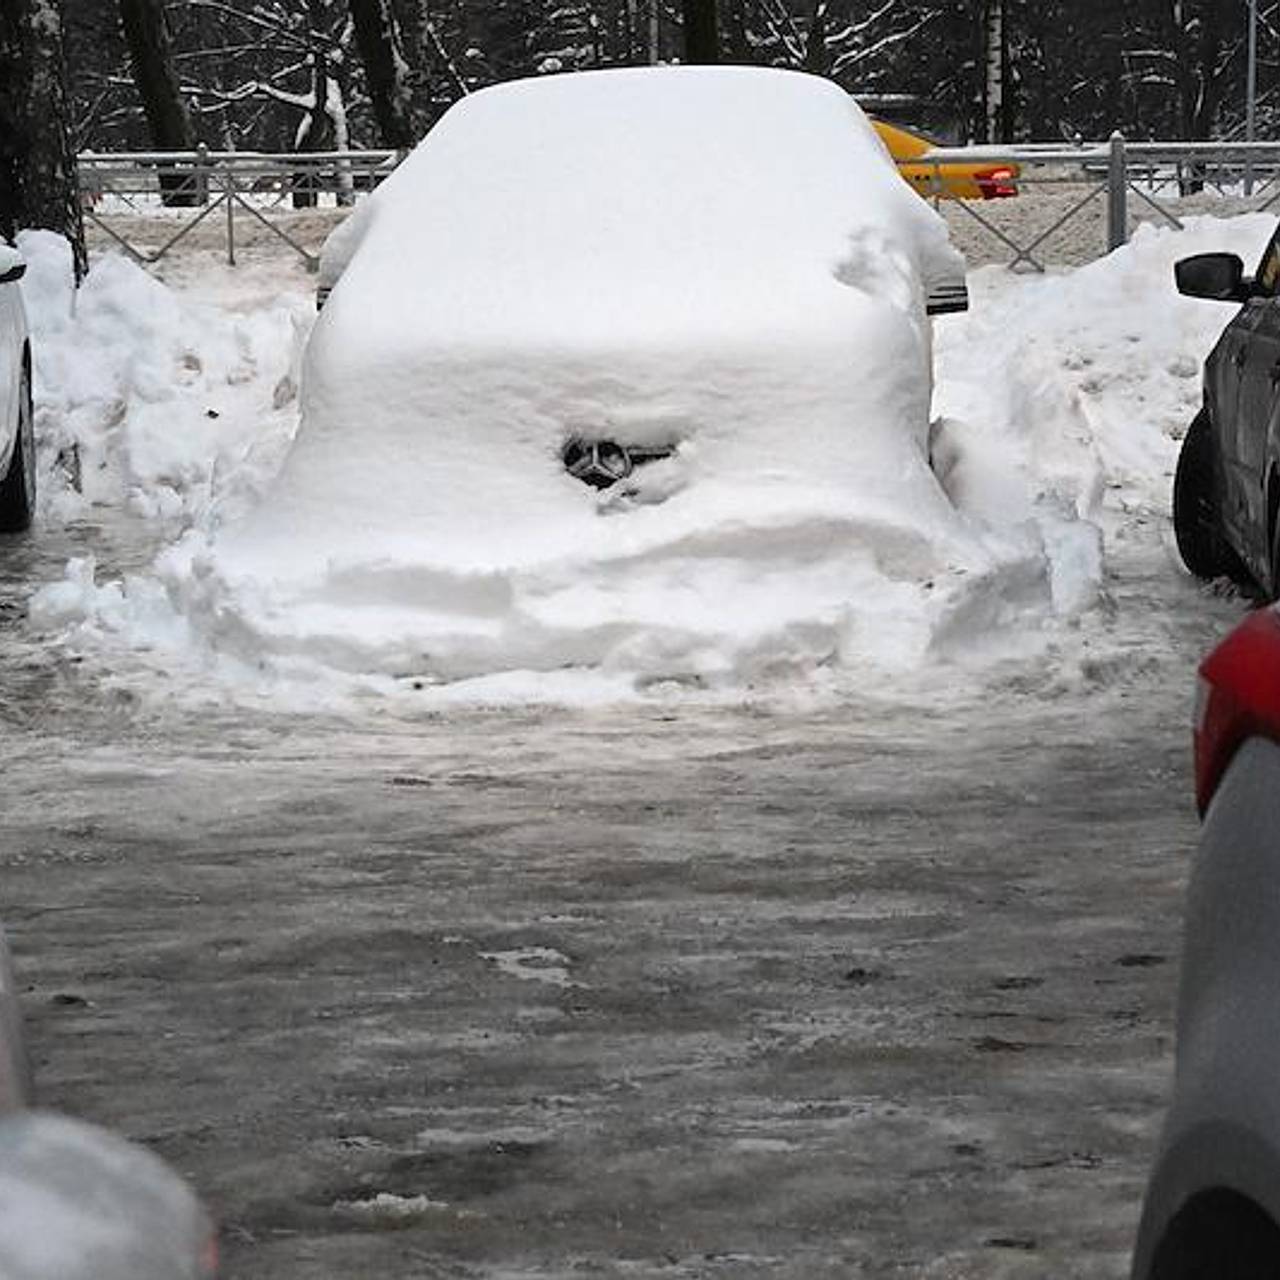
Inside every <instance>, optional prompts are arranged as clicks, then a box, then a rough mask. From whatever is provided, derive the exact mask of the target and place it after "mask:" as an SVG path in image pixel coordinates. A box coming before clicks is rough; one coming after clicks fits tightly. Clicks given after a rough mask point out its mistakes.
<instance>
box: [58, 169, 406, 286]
mask: <svg viewBox="0 0 1280 1280" xmlns="http://www.w3.org/2000/svg"><path fill="white" fill-rule="evenodd" d="M401 156H402V153H400V152H396V151H325V152H309V153H307V154H305V155H300V154H294V153H289V154H283V155H270V154H266V153H263V152H249V151H221V152H216V151H209V150H207V149H206V148H204V147H200V148H198V149H197V150H195V151H153V152H128V153H110V154H108V153H104V152H92V151H90V152H82V153H81V154H80V156H79V175H80V198H81V204H82V206H83V208H84V213H85V217H86V218H87V219H88V220H89V222H90V223H91V224H92V225H93V226H95V227H97V228H98V229H99V230H100V231H102V232H103V234H104V235H105V236H106V237H107V238H108V239H109V240H110V241H112V242H113V243H114V244H115V245H117V247H119V248H120V249H123V250H124V252H125V253H127V254H129V256H130V257H132V258H134V259H136V260H137V261H139V262H143V263H146V264H148V265H151V264H154V263H156V262H159V261H160V259H161V258H163V257H164V256H165V255H166V254H167V253H169V252H170V251H171V250H172V249H174V248H175V247H176V246H177V245H178V244H180V243H182V242H183V241H184V240H187V239H188V238H189V237H191V236H192V235H193V233H194V232H195V231H196V229H197V228H200V227H207V226H209V225H210V219H213V218H215V217H216V218H217V220H218V223H219V224H220V226H221V237H220V238H221V240H222V241H223V243H224V245H225V249H226V255H227V261H228V262H229V263H230V264H232V265H235V261H236V247H237V222H239V224H240V225H243V224H244V223H245V222H249V223H250V224H252V225H253V226H254V227H260V228H264V229H265V230H266V232H267V233H269V235H270V236H271V237H273V238H275V239H278V240H279V241H282V242H283V243H284V244H286V245H288V246H289V248H291V249H292V250H293V251H294V252H296V253H298V254H299V255H300V256H301V257H302V258H303V260H304V261H305V262H306V264H307V266H308V267H310V268H311V269H313V270H314V269H315V267H316V266H317V265H318V263H319V251H318V246H317V245H313V244H307V243H304V241H303V240H302V239H301V238H300V237H299V236H298V235H297V234H296V233H295V229H294V228H293V227H292V226H291V225H290V218H289V216H287V215H288V214H289V213H291V212H296V211H298V210H303V209H316V208H319V207H323V206H325V205H328V206H330V207H342V206H344V205H350V204H352V203H354V202H355V200H357V199H358V198H359V197H360V196H361V195H362V194H365V193H367V192H369V191H372V190H373V189H374V187H376V186H377V185H378V183H379V182H381V181H382V180H383V178H385V177H386V176H387V175H388V174H389V173H390V172H391V171H392V170H393V169H394V168H395V167H396V165H397V164H399V162H400V159H401ZM160 215H164V218H165V221H164V222H162V223H159V224H157V219H158V217H159V216H160ZM139 219H145V220H146V221H144V222H139ZM157 225H159V227H160V229H161V230H162V233H163V234H162V235H161V237H160V242H159V243H158V244H156V243H154V236H153V234H149V235H142V234H140V233H139V232H140V228H143V227H146V228H148V229H149V231H151V232H154V230H155V228H156V226H157Z"/></svg>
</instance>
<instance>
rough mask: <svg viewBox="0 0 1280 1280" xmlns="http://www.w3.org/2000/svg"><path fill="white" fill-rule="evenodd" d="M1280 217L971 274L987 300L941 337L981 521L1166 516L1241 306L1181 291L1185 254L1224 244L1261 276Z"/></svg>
mask: <svg viewBox="0 0 1280 1280" xmlns="http://www.w3.org/2000/svg"><path fill="white" fill-rule="evenodd" d="M1275 226H1276V220H1275V218H1274V217H1273V216H1271V215H1269V214H1246V215H1243V216H1240V217H1235V218H1229V219H1219V218H1210V217H1197V218H1188V219H1187V220H1186V222H1185V227H1184V229H1183V230H1181V231H1174V230H1172V229H1167V228H1157V227H1154V226H1152V225H1149V224H1143V225H1142V226H1140V227H1139V228H1138V229H1137V231H1136V233H1135V234H1134V237H1133V240H1132V241H1131V242H1130V243H1129V244H1128V245H1125V246H1124V247H1123V248H1121V249H1118V250H1117V251H1116V252H1114V253H1112V254H1110V255H1109V256H1108V257H1106V258H1104V259H1101V260H1099V261H1098V262H1094V263H1092V264H1090V265H1089V266H1086V267H1081V268H1080V269H1079V270H1077V271H1074V272H1071V273H1069V274H1067V275H1062V276H1039V277H1026V276H1021V277H1014V276H1011V275H1010V274H1009V273H1008V272H1007V271H1004V270H1002V269H1000V268H995V267H989V268H984V269H982V270H981V271H978V272H975V273H974V274H973V275H971V276H970V280H969V287H970V291H971V293H972V294H973V295H974V307H973V310H972V312H971V313H970V315H968V316H967V317H965V318H963V319H962V320H960V321H958V322H957V323H955V324H953V325H950V326H948V327H947V328H946V329H945V330H943V332H942V333H941V335H940V340H939V342H938V346H937V365H938V394H937V397H936V400H935V410H936V412H937V413H938V414H939V415H940V417H941V427H940V430H939V432H938V435H937V437H936V439H935V461H936V463H937V465H938V469H939V471H940V473H941V474H942V476H943V480H944V484H945V486H946V488H947V491H948V493H949V494H950V495H951V497H952V499H953V500H954V501H955V502H956V503H957V504H958V505H959V506H960V507H961V509H963V510H965V511H966V512H968V513H969V514H971V515H973V516H975V517H977V518H979V519H984V520H1004V519H1009V518H1017V517H1018V516H1019V515H1020V514H1021V515H1024V516H1025V515H1032V516H1038V517H1041V518H1043V517H1051V518H1052V517H1053V516H1054V515H1055V514H1056V516H1057V517H1060V518H1061V519H1064V520H1066V521H1068V522H1075V521H1077V520H1079V519H1084V520H1087V521H1090V522H1093V523H1095V524H1096V525H1098V526H1099V527H1100V528H1101V529H1102V530H1103V531H1104V532H1105V533H1106V534H1107V535H1108V537H1111V538H1114V537H1123V536H1124V534H1125V530H1126V526H1127V524H1128V523H1129V522H1130V521H1131V520H1132V519H1133V518H1134V517H1138V518H1142V517H1150V516H1156V517H1158V518H1159V519H1161V520H1163V519H1166V518H1167V516H1168V513H1169V509H1170V491H1171V487H1172V477H1173V471H1174V467H1175V466H1176V463H1177V456H1178V448H1179V444H1180V442H1181V440H1182V437H1183V435H1184V434H1185V432H1186V429H1187V426H1188V425H1189V424H1190V422H1191V419H1192V418H1193V417H1194V416H1195V414H1196V412H1197V410H1198V409H1199V407H1200V401H1201V366H1202V364H1203V361H1204V358H1205V356H1206V355H1207V354H1208V353H1209V351H1210V349H1211V348H1212V347H1213V345H1214V343H1215V342H1216V341H1217V339H1218V336H1219V334H1220V333H1221V332H1222V330H1223V328H1224V327H1225V325H1226V323H1227V321H1228V320H1230V318H1231V315H1232V309H1231V308H1230V307H1229V306H1223V305H1221V304H1217V303H1212V302H1204V301H1200V300H1197V299H1193V298H1184V297H1182V296H1180V295H1179V294H1178V293H1177V292H1176V291H1175V289H1174V285H1173V264H1174V263H1175V262H1176V261H1177V260H1178V259H1179V258H1183V257H1187V256H1188V255H1190V254H1194V253H1208V252H1214V251H1225V252H1234V253H1238V254H1240V256H1241V257H1242V258H1243V259H1244V261H1245V263H1246V270H1247V271H1252V270H1253V267H1254V265H1255V264H1256V263H1257V261H1258V259H1259V258H1260V257H1261V255H1262V250H1263V248H1264V247H1265V246H1266V243H1267V241H1268V239H1269V238H1270V236H1271V234H1272V232H1273V231H1274V230H1275ZM1050 523H1052V519H1051V520H1050ZM1051 536H1052V534H1051Z"/></svg>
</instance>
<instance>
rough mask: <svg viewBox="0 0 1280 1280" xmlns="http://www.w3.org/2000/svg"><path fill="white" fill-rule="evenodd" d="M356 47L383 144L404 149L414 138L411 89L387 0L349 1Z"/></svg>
mask: <svg viewBox="0 0 1280 1280" xmlns="http://www.w3.org/2000/svg"><path fill="white" fill-rule="evenodd" d="M349 3H350V6H351V23H352V27H353V29H354V32H355V42H356V48H357V49H358V50H359V52H360V61H361V62H362V63H363V64H364V79H365V84H366V85H367V86H368V89H369V101H370V105H371V106H372V108H373V116H374V119H375V120H376V121H377V122H378V132H379V134H380V135H381V137H380V141H381V142H382V145H383V146H384V147H396V148H399V149H405V148H408V147H411V146H413V144H414V143H415V142H416V141H417V138H416V137H415V136H414V128H413V103H412V96H413V89H412V86H411V84H410V81H409V64H408V62H407V61H406V60H405V56H404V53H403V51H402V49H401V44H402V41H401V36H400V25H399V20H398V18H397V16H396V13H395V10H394V9H392V8H391V5H390V3H389V0H349Z"/></svg>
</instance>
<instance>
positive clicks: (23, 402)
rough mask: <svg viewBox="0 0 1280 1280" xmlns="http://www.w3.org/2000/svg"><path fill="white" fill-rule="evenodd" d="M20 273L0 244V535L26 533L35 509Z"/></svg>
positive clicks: (18, 262) (17, 258) (18, 260)
mask: <svg viewBox="0 0 1280 1280" xmlns="http://www.w3.org/2000/svg"><path fill="white" fill-rule="evenodd" d="M26 270H27V267H26V264H25V263H24V262H23V261H22V255H21V254H20V253H19V252H18V251H17V250H16V249H14V248H13V247H12V246H10V245H7V244H5V243H4V242H3V241H0V533H16V532H19V531H21V530H23V529H26V528H27V527H28V526H29V525H30V524H31V517H32V515H33V514H34V513H35V506H36V442H35V434H34V429H33V423H34V413H33V409H32V401H31V340H30V337H29V335H28V333H27V314H26V311H25V310H24V309H23V306H22V292H21V290H20V288H19V286H18V281H19V280H21V279H22V277H23V275H24V274H25V273H26Z"/></svg>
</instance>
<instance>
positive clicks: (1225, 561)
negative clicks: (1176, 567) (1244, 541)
mask: <svg viewBox="0 0 1280 1280" xmlns="http://www.w3.org/2000/svg"><path fill="white" fill-rule="evenodd" d="M1214 471H1215V468H1214V461H1213V436H1212V434H1211V431H1210V427H1209V415H1208V414H1207V413H1206V412H1205V411H1204V410H1203V409H1201V410H1200V412H1199V413H1198V414H1196V416H1195V418H1194V419H1193V420H1192V422H1191V426H1190V427H1188V428H1187V434H1186V438H1185V439H1184V440H1183V442H1182V450H1181V452H1180V453H1179V454H1178V469H1177V471H1176V473H1175V474H1174V478H1173V532H1174V535H1175V537H1176V538H1177V540H1178V554H1179V555H1180V556H1181V557H1182V563H1183V564H1185V565H1186V566H1187V568H1188V569H1189V570H1190V571H1191V572H1192V573H1193V574H1195V576H1196V577H1197V578H1218V577H1222V576H1224V575H1225V576H1226V577H1229V578H1231V579H1232V580H1233V581H1235V582H1240V581H1242V580H1245V579H1246V578H1247V575H1245V574H1244V572H1243V569H1244V566H1243V565H1242V564H1241V563H1240V561H1239V558H1238V557H1237V556H1236V554H1235V552H1234V551H1232V550H1231V548H1230V547H1229V546H1227V543H1226V540H1225V538H1224V537H1223V536H1222V526H1221V524H1220V523H1219V521H1218V496H1217V494H1216V493H1215V491H1214Z"/></svg>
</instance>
